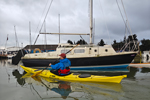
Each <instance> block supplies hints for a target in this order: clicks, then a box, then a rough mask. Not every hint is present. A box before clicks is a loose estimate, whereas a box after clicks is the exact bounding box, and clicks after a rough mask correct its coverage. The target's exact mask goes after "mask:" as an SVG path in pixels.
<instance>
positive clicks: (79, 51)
mask: <svg viewBox="0 0 150 100" xmlns="http://www.w3.org/2000/svg"><path fill="white" fill-rule="evenodd" d="M84 52H85V49H75V50H74V53H84Z"/></svg>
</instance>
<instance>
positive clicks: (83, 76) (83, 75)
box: [79, 74, 91, 78]
mask: <svg viewBox="0 0 150 100" xmlns="http://www.w3.org/2000/svg"><path fill="white" fill-rule="evenodd" d="M90 76H91V75H90V74H81V75H79V78H87V77H90Z"/></svg>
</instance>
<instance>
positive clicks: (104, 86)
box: [22, 73, 122, 100]
mask: <svg viewBox="0 0 150 100" xmlns="http://www.w3.org/2000/svg"><path fill="white" fill-rule="evenodd" d="M22 78H23V79H24V80H25V82H26V83H27V84H30V85H32V86H34V85H38V86H44V87H45V88H46V90H47V92H50V91H52V92H55V93H57V94H59V95H60V96H61V98H63V99H66V98H76V100H78V99H79V98H91V99H94V96H95V95H106V96H107V97H109V98H112V97H113V98H118V96H119V94H118V95H117V96H114V94H112V93H113V92H114V93H121V92H122V86H121V84H116V83H89V82H88V83H86V82H64V81H58V80H54V79H50V78H44V77H34V78H32V77H31V75H29V74H28V73H27V74H25V75H24V76H23V77H22ZM34 90H35V91H36V93H37V95H39V94H41V93H40V91H39V90H38V89H37V90H36V89H35V88H34ZM111 92H112V93H111ZM74 93H75V94H77V96H78V97H76V96H74V95H73V94H74ZM69 94H72V95H70V96H69ZM39 97H40V98H42V99H44V97H42V96H41V95H40V96H39ZM47 98H54V97H47ZM45 99H46V98H45Z"/></svg>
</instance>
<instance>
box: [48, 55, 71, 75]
mask: <svg viewBox="0 0 150 100" xmlns="http://www.w3.org/2000/svg"><path fill="white" fill-rule="evenodd" d="M59 56H60V60H59V63H57V64H55V65H52V64H51V63H50V64H49V66H51V67H52V70H51V72H52V73H54V74H56V75H68V74H70V68H69V66H71V62H70V60H69V59H67V58H66V54H65V53H62V54H60V55H59Z"/></svg>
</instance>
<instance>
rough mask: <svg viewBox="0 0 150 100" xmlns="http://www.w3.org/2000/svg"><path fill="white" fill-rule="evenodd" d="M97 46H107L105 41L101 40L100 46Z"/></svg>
mask: <svg viewBox="0 0 150 100" xmlns="http://www.w3.org/2000/svg"><path fill="white" fill-rule="evenodd" d="M97 45H99V46H104V45H105V43H104V40H103V39H101V40H100V42H98V44H97Z"/></svg>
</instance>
